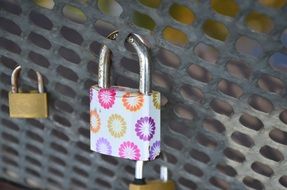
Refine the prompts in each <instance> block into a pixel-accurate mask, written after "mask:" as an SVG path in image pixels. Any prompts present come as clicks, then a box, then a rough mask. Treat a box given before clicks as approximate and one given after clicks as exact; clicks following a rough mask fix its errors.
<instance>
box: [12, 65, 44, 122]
mask: <svg viewBox="0 0 287 190" xmlns="http://www.w3.org/2000/svg"><path fill="white" fill-rule="evenodd" d="M20 71H21V66H18V67H16V68H15V69H14V71H13V73H12V76H11V84H12V90H11V92H9V109H10V117H12V118H47V117H48V103H47V102H48V101H47V94H46V93H44V86H43V78H42V75H41V74H40V73H39V72H36V74H37V80H38V92H37V93H36V92H35V91H31V92H30V93H22V92H19V88H18V76H19V74H20Z"/></svg>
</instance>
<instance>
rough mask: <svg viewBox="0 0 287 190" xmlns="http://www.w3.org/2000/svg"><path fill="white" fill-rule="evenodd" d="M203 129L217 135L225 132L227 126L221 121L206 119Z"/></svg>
mask: <svg viewBox="0 0 287 190" xmlns="http://www.w3.org/2000/svg"><path fill="white" fill-rule="evenodd" d="M202 127H203V128H205V129H207V130H208V131H211V132H216V133H224V132H225V126H224V125H223V124H222V123H221V122H220V121H218V120H216V119H213V118H207V119H204V121H203V125H202Z"/></svg>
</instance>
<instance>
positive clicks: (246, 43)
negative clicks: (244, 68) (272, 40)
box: [235, 36, 263, 58]
mask: <svg viewBox="0 0 287 190" xmlns="http://www.w3.org/2000/svg"><path fill="white" fill-rule="evenodd" d="M235 46H236V50H237V51H238V52H239V53H242V54H247V55H250V56H253V57H255V58H259V57H261V56H262V55H263V48H262V46H261V45H260V44H259V43H258V42H257V41H255V40H252V39H250V38H247V37H245V36H242V37H240V38H239V39H238V40H237V41H236V44H235Z"/></svg>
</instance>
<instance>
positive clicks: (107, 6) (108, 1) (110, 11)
mask: <svg viewBox="0 0 287 190" xmlns="http://www.w3.org/2000/svg"><path fill="white" fill-rule="evenodd" d="M98 7H99V9H100V10H101V11H102V12H103V13H104V14H107V15H110V16H115V17H118V16H120V15H121V14H122V12H123V8H122V7H121V5H120V4H119V3H118V2H117V1H115V0H98Z"/></svg>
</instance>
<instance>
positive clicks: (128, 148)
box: [90, 32, 160, 161]
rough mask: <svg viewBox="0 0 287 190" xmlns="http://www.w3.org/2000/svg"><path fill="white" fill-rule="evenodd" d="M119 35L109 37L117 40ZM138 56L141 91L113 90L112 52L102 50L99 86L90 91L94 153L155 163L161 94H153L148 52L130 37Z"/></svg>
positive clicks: (158, 137) (118, 87) (92, 146)
mask: <svg viewBox="0 0 287 190" xmlns="http://www.w3.org/2000/svg"><path fill="white" fill-rule="evenodd" d="M117 35H118V33H117V32H113V33H111V34H110V35H109V36H108V38H109V39H115V38H116V37H117ZM127 42H128V43H129V44H131V46H133V47H134V48H135V50H136V52H137V54H138V56H139V65H140V82H139V89H132V88H127V87H121V86H111V87H110V76H109V73H110V57H111V51H110V50H109V49H108V47H107V46H106V45H104V46H103V47H102V48H101V51H100V59H99V73H98V84H97V85H94V86H92V87H91V89H90V100H91V102H90V116H91V118H90V121H91V125H90V134H91V141H90V142H91V145H90V147H91V150H93V151H96V152H98V153H101V154H105V155H110V156H115V157H120V158H126V159H131V160H145V161H146V160H154V159H156V158H157V157H158V155H159V153H160V93H159V92H156V91H151V87H150V86H151V84H150V83H151V76H150V57H149V49H148V47H147V46H146V45H145V44H144V41H143V39H142V38H141V37H140V36H139V35H136V34H130V35H129V36H128V38H127Z"/></svg>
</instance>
